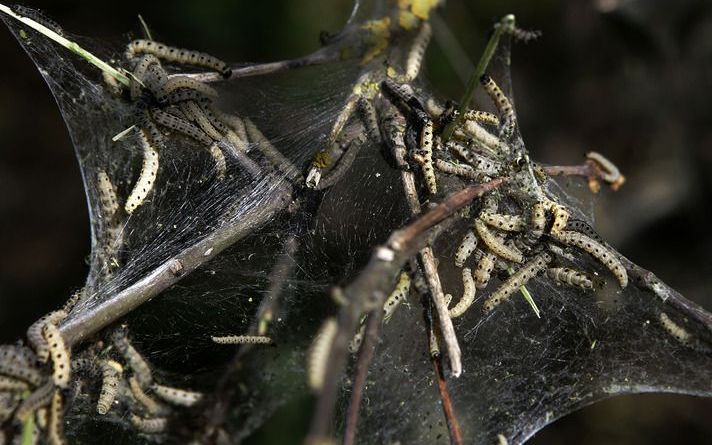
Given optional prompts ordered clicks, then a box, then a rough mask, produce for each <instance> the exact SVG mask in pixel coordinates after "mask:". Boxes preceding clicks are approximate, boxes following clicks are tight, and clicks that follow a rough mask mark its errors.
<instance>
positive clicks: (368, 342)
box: [344, 308, 383, 445]
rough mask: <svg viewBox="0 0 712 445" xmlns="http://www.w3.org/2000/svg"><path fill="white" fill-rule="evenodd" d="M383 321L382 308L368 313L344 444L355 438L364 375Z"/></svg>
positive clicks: (352, 388) (366, 372) (352, 441)
mask: <svg viewBox="0 0 712 445" xmlns="http://www.w3.org/2000/svg"><path fill="white" fill-rule="evenodd" d="M382 321H383V309H382V308H376V309H374V310H372V311H371V313H370V314H368V321H367V324H366V334H365V336H364V339H363V343H362V344H361V349H360V350H359V355H358V361H357V362H356V370H355V371H354V373H355V377H354V382H353V385H352V386H351V402H350V403H349V410H348V414H347V417H346V430H345V431H344V445H353V443H354V441H355V440H356V428H357V424H358V416H359V409H360V408H361V400H362V399H363V389H364V386H365V385H366V377H367V376H368V368H369V366H370V365H371V361H372V360H373V356H374V354H375V351H376V342H377V341H378V338H379V333H380V330H381V322H382Z"/></svg>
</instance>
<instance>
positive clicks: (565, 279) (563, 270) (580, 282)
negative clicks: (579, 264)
mask: <svg viewBox="0 0 712 445" xmlns="http://www.w3.org/2000/svg"><path fill="white" fill-rule="evenodd" d="M546 275H547V276H548V277H549V278H551V279H552V280H554V281H558V282H559V283H563V284H568V285H570V286H578V287H580V288H582V289H593V281H592V280H591V278H590V277H588V276H587V275H586V274H585V273H583V272H579V271H578V270H575V269H570V268H568V267H550V268H549V269H547V271H546Z"/></svg>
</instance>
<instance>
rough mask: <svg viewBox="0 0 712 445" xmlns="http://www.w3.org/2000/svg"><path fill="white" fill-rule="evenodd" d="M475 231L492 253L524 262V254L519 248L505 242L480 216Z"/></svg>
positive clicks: (517, 261)
mask: <svg viewBox="0 0 712 445" xmlns="http://www.w3.org/2000/svg"><path fill="white" fill-rule="evenodd" d="M475 231H476V232H477V235H478V236H479V238H480V239H481V240H482V242H483V243H484V244H485V245H486V246H487V248H488V249H489V250H490V251H492V253H494V254H496V255H497V256H499V257H502V258H504V259H505V260H509V261H512V262H514V263H522V262H524V256H523V255H522V253H521V252H520V251H519V250H517V249H516V248H515V247H513V246H509V245H507V244H505V243H504V242H503V240H502V239H501V238H500V237H498V236H497V235H495V234H494V233H492V232H491V231H490V230H489V229H488V228H487V225H486V224H485V223H484V222H483V221H482V220H481V219H479V218H478V219H476V220H475Z"/></svg>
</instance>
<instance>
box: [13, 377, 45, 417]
mask: <svg viewBox="0 0 712 445" xmlns="http://www.w3.org/2000/svg"><path fill="white" fill-rule="evenodd" d="M54 389H55V386H54V383H53V382H52V381H47V382H46V383H45V384H44V385H42V386H40V387H39V388H37V389H35V390H34V391H33V392H32V394H30V395H29V396H27V398H26V399H24V400H23V401H22V403H20V406H18V407H17V411H16V412H15V418H16V419H17V420H19V421H20V422H24V421H25V420H27V418H28V417H29V416H31V415H32V414H34V412H35V411H37V410H38V409H40V408H42V407H44V406H47V405H49V404H50V402H51V401H52V396H53V395H54Z"/></svg>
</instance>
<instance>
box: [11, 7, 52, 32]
mask: <svg viewBox="0 0 712 445" xmlns="http://www.w3.org/2000/svg"><path fill="white" fill-rule="evenodd" d="M10 9H11V10H12V12H14V13H15V14H17V15H19V16H22V17H26V18H28V19H31V20H34V21H35V22H37V23H39V24H40V25H43V26H44V27H45V28H49V29H51V30H52V31H54V32H56V33H57V34H59V35H60V36H64V31H62V28H61V27H60V26H59V24H58V23H57V22H55V21H54V20H52V19H51V18H49V17H47V16H46V15H45V14H44V13H42V12H41V11H38V10H36V9H32V8H28V7H27V6H22V5H12V6H11V8H10Z"/></svg>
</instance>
